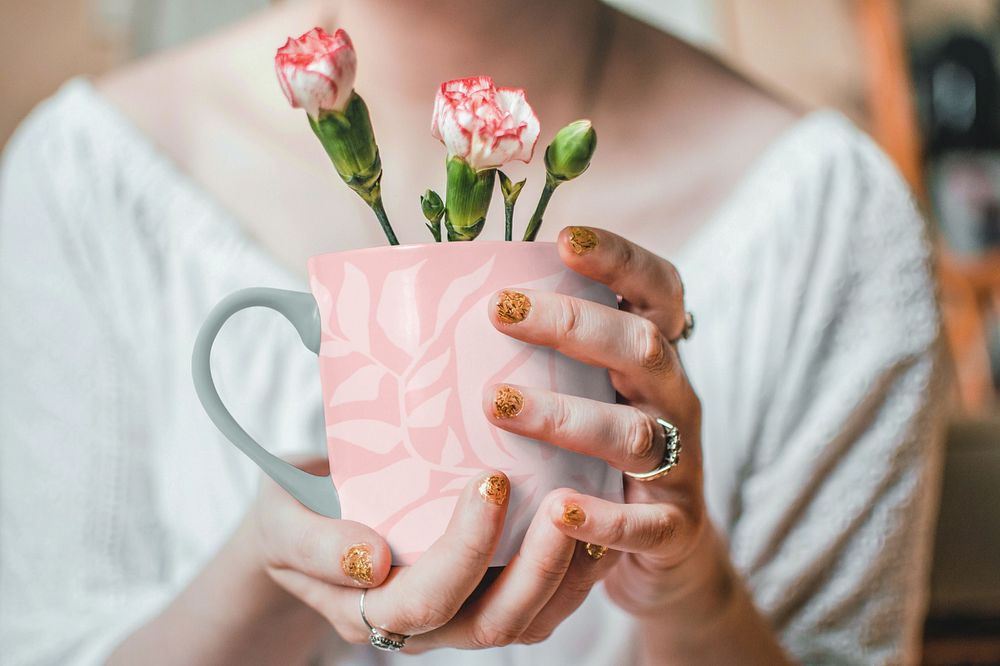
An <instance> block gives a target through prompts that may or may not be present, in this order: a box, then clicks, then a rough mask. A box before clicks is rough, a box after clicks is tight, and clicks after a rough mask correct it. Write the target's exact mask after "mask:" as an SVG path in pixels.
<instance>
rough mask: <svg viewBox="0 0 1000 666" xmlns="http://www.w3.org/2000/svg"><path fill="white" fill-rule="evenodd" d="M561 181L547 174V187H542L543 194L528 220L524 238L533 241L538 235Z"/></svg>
mask: <svg viewBox="0 0 1000 666" xmlns="http://www.w3.org/2000/svg"><path fill="white" fill-rule="evenodd" d="M560 182H561V181H558V180H555V179H554V178H551V177H549V176H548V174H546V176H545V187H543V188H542V196H540V197H539V198H538V205H537V206H535V212H534V213H532V215H531V219H530V220H529V221H528V228H527V229H525V230H524V240H526V241H533V240H535V238H536V237H537V236H538V230H539V229H540V228H541V226H542V216H543V215H544V214H545V209H546V208H547V207H548V205H549V199H551V198H552V193H553V192H555V191H556V188H557V187H558V186H559V183H560Z"/></svg>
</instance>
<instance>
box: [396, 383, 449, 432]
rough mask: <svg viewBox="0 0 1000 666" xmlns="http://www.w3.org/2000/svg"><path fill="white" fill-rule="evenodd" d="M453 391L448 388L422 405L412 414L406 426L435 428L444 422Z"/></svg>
mask: <svg viewBox="0 0 1000 666" xmlns="http://www.w3.org/2000/svg"><path fill="white" fill-rule="evenodd" d="M450 394H451V389H450V388H446V389H445V390H443V391H441V392H440V393H438V394H437V395H435V396H434V397H433V398H429V399H427V400H425V401H424V402H422V403H420V404H419V405H418V406H417V407H416V408H414V410H413V411H412V412H410V418H408V419H407V420H406V424H407V425H408V426H409V427H411V428H433V427H434V426H439V425H441V422H442V421H444V410H445V408H446V407H447V406H448V396H449V395H450Z"/></svg>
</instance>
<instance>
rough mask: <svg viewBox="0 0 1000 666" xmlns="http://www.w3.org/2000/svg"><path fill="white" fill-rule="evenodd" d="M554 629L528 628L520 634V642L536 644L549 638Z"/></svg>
mask: <svg viewBox="0 0 1000 666" xmlns="http://www.w3.org/2000/svg"><path fill="white" fill-rule="evenodd" d="M553 631H554V630H553V629H550V628H546V629H539V630H530V629H529V630H528V631H526V632H525V633H523V634H521V640H520V642H521V643H524V644H525V645H537V644H538V643H544V642H545V641H547V640H549V638H551V636H552V632H553Z"/></svg>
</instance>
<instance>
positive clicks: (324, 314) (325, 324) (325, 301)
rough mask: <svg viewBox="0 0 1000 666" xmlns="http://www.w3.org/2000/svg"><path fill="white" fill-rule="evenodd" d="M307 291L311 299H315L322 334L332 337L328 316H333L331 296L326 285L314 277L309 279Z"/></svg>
mask: <svg viewBox="0 0 1000 666" xmlns="http://www.w3.org/2000/svg"><path fill="white" fill-rule="evenodd" d="M309 289H310V291H312V294H313V298H315V299H316V307H318V308H319V320H320V322H321V326H322V329H321V330H322V331H323V334H324V335H326V336H329V337H332V336H333V333H332V332H331V331H330V316H331V315H332V314H333V295H332V294H331V293H330V290H329V289H327V288H326V285H325V284H323V283H322V282H320V281H319V280H317V279H316V278H314V277H311V278H309Z"/></svg>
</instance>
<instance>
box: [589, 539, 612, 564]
mask: <svg viewBox="0 0 1000 666" xmlns="http://www.w3.org/2000/svg"><path fill="white" fill-rule="evenodd" d="M585 547H586V549H587V555H590V559H592V560H599V559H601V558H602V557H604V556H605V555H607V553H608V547H607V546H599V545H598V544H596V543H588V544H586V546H585Z"/></svg>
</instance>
